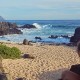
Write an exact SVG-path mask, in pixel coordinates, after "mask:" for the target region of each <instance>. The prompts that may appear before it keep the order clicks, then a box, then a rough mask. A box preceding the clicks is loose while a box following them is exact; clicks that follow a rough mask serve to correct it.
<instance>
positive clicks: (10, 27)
mask: <svg viewBox="0 0 80 80" xmlns="http://www.w3.org/2000/svg"><path fill="white" fill-rule="evenodd" d="M20 28H21V29H25V28H26V29H32V28H33V29H36V26H34V25H30V24H25V25H23V26H21V27H19V26H17V24H15V23H10V22H0V36H3V35H10V34H23V32H22V31H21V30H20ZM59 37H62V38H65V39H70V43H51V45H53V44H54V45H69V46H74V45H76V44H77V42H79V41H80V27H78V28H76V29H75V32H74V35H73V36H70V35H60V36H58V35H50V36H49V37H48V38H50V39H56V38H59ZM37 39H38V40H40V41H41V40H42V38H41V37H40V36H35V40H37ZM42 43H44V42H42Z"/></svg>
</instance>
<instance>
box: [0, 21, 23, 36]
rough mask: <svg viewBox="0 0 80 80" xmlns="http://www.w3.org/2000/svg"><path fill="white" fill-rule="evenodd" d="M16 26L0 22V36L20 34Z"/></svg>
mask: <svg viewBox="0 0 80 80" xmlns="http://www.w3.org/2000/svg"><path fill="white" fill-rule="evenodd" d="M17 28H18V26H17V25H16V24H12V23H9V22H0V36H2V35H7V34H21V33H22V32H21V31H20V30H18V29H17Z"/></svg>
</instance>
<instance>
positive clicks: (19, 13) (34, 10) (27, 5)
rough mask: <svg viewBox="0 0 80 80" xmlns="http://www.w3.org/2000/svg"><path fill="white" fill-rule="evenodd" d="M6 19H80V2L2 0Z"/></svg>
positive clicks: (78, 0)
mask: <svg viewBox="0 0 80 80" xmlns="http://www.w3.org/2000/svg"><path fill="white" fill-rule="evenodd" d="M0 16H2V17H4V18H5V19H26V20H34V19H37V20H43V19H44V20H59V19H80V0H0Z"/></svg>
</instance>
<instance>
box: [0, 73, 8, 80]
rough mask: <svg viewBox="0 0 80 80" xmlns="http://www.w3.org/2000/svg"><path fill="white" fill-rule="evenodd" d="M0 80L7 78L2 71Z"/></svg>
mask: <svg viewBox="0 0 80 80" xmlns="http://www.w3.org/2000/svg"><path fill="white" fill-rule="evenodd" d="M0 80H8V79H7V77H6V75H5V74H4V73H0Z"/></svg>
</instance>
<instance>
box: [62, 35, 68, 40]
mask: <svg viewBox="0 0 80 80" xmlns="http://www.w3.org/2000/svg"><path fill="white" fill-rule="evenodd" d="M61 37H63V38H67V39H70V37H69V36H68V35H61Z"/></svg>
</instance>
